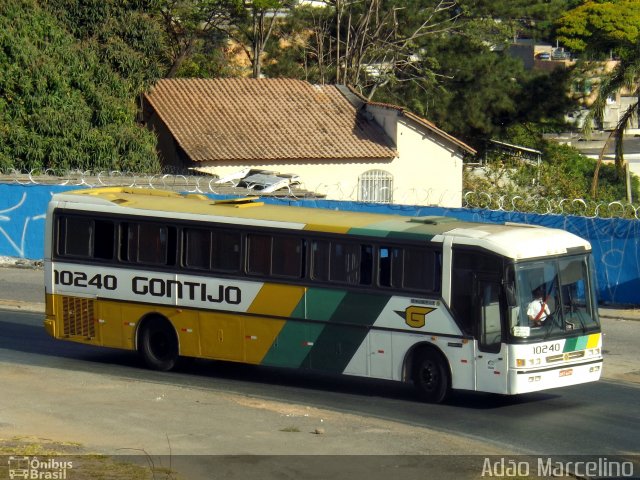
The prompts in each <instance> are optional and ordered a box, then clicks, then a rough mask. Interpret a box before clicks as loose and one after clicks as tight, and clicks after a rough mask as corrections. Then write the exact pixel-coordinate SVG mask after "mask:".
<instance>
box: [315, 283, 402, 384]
mask: <svg viewBox="0 0 640 480" xmlns="http://www.w3.org/2000/svg"><path fill="white" fill-rule="evenodd" d="M390 298H391V297H390V296H386V295H385V296H380V295H370V294H365V293H348V294H347V295H346V296H345V298H344V299H343V300H342V302H341V303H340V305H339V306H338V308H337V309H336V311H335V313H334V314H333V316H332V317H331V323H329V324H327V326H326V327H325V328H324V330H323V331H322V333H321V334H320V336H319V337H318V339H317V340H316V342H315V345H314V346H313V349H312V350H311V352H310V353H309V355H310V357H309V359H308V364H309V365H310V366H311V368H313V369H315V370H324V371H327V372H333V373H342V372H344V370H345V368H346V367H347V365H348V364H349V362H350V361H351V359H352V358H353V355H354V354H355V353H356V351H357V350H358V348H359V347H360V345H361V344H362V342H363V341H364V339H365V338H366V336H367V334H368V333H369V327H370V326H371V325H373V324H374V323H375V321H376V319H377V318H378V317H379V316H380V313H381V312H382V310H383V309H384V307H385V306H386V304H387V303H388V302H389V299H390ZM345 324H347V325H345ZM349 324H350V325H349Z"/></svg>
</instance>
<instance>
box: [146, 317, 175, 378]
mask: <svg viewBox="0 0 640 480" xmlns="http://www.w3.org/2000/svg"><path fill="white" fill-rule="evenodd" d="M139 350H140V353H141V354H142V358H144V362H145V363H146V364H147V366H148V367H149V368H152V369H154V370H160V371H163V372H166V371H169V370H173V369H174V368H175V367H176V365H177V363H178V359H179V349H178V337H177V336H176V332H175V330H174V329H173V326H172V325H171V324H170V323H169V322H168V321H167V320H165V319H163V318H150V319H148V320H146V321H145V322H144V323H143V325H142V331H141V332H140V344H139Z"/></svg>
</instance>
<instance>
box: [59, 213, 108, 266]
mask: <svg viewBox="0 0 640 480" xmlns="http://www.w3.org/2000/svg"><path fill="white" fill-rule="evenodd" d="M114 233H115V230H114V225H113V222H111V221H108V220H101V219H95V220H92V219H89V218H81V217H60V218H59V219H58V245H57V247H56V253H57V254H58V255H62V256H67V257H81V258H98V259H103V260H111V259H113V246H114Z"/></svg>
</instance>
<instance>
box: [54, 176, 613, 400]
mask: <svg viewBox="0 0 640 480" xmlns="http://www.w3.org/2000/svg"><path fill="white" fill-rule="evenodd" d="M592 263H593V262H592V260H591V247H590V245H589V243H588V242H587V241H585V240H583V239H581V238H579V237H577V236H575V235H573V234H570V233H568V232H565V231H562V230H556V229H549V228H543V227H530V226H526V225H493V224H479V223H470V222H463V221H459V220H456V219H453V218H448V217H437V216H427V217H407V216H400V215H381V214H374V213H359V212H344V211H335V210H327V209H319V208H302V207H294V206H281V205H266V204H264V203H263V202H261V201H258V200H257V199H256V198H240V199H231V200H212V199H210V198H208V197H207V196H204V195H197V194H179V193H175V192H169V191H161V190H153V189H139V188H121V187H117V188H116V187H113V188H112V187H108V188H97V189H85V190H79V191H70V192H66V193H59V194H56V195H54V196H53V197H52V200H51V202H50V204H49V207H48V211H47V222H46V242H45V286H46V289H45V290H46V319H45V327H46V330H47V331H48V332H49V334H51V335H52V336H53V337H55V338H58V339H63V340H69V341H74V342H79V343H83V344H87V345H95V346H104V347H115V348H122V349H128V350H137V351H139V352H140V354H141V355H142V357H143V358H144V360H145V362H146V364H147V365H148V366H149V367H151V368H154V369H159V370H171V369H172V368H174V367H175V366H176V364H177V363H178V362H179V360H180V359H181V358H182V357H195V358H206V359H215V360H224V361H230V362H243V363H249V364H256V365H269V366H274V367H288V368H297V369H310V370H317V371H321V372H330V373H336V374H346V375H358V376H365V377H372V378H379V379H388V380H396V381H400V382H413V383H414V384H415V385H416V386H417V388H418V391H419V392H420V394H421V396H422V397H423V398H424V399H425V400H427V401H431V402H440V401H442V400H443V399H444V398H445V397H446V395H447V394H448V392H449V391H450V390H451V389H460V390H471V391H482V392H495V393H502V394H520V393H524V392H531V391H538V390H544V389H549V388H555V387H561V386H566V385H573V384H578V383H583V382H590V381H595V380H598V379H599V377H600V373H601V368H602V350H601V348H602V346H601V341H602V337H601V329H600V323H599V319H598V314H597V304H596V296H595V293H594V292H595V289H594V281H593V266H592ZM534 292H535V293H536V294H538V295H542V299H540V298H538V299H537V300H535V299H534V298H532V297H533V296H534ZM540 292H542V294H540ZM532 300H533V301H537V302H538V304H537V309H538V310H542V314H541V313H540V312H539V311H538V314H537V315H535V316H534V315H531V310H532V308H534V307H532V306H530V302H532Z"/></svg>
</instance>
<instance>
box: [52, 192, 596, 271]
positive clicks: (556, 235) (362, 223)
mask: <svg viewBox="0 0 640 480" xmlns="http://www.w3.org/2000/svg"><path fill="white" fill-rule="evenodd" d="M52 201H53V202H64V203H65V205H64V207H65V208H72V209H80V210H91V211H102V212H120V213H121V214H129V215H131V214H135V215H143V216H153V217H162V218H176V219H185V220H187V219H191V220H200V221H203V220H206V221H210V222H219V223H229V224H242V225H254V226H261V227H274V228H285V229H292V230H310V231H316V232H332V233H342V234H347V235H361V236H370V237H378V238H388V239H397V240H414V241H435V242H442V241H444V239H445V238H447V237H451V239H452V241H453V243H454V244H464V245H475V246H479V247H482V248H485V249H487V250H490V251H494V252H496V253H499V254H501V255H505V256H507V257H510V258H514V259H525V258H537V257H544V256H548V255H559V254H565V253H567V252H570V251H574V250H582V251H586V250H590V249H591V247H590V245H589V243H588V242H587V241H586V240H584V239H582V238H580V237H578V236H576V235H573V234H571V233H569V232H566V231H564V230H557V229H551V228H545V227H534V226H531V225H525V224H488V223H473V222H465V221H462V220H457V219H455V218H451V217H442V216H425V217H411V216H402V215H390V214H379V213H363V212H350V211H337V210H329V209H322V208H306V207H296V206H284V205H270V204H264V203H263V202H260V201H259V200H258V199H257V197H245V198H237V199H229V200H212V199H211V198H209V197H207V196H205V195H201V194H181V193H177V192H173V191H167V190H156V189H144V188H131V187H104V188H95V189H83V190H74V191H69V192H64V193H58V194H56V195H54V197H53V199H52ZM60 206H62V205H60ZM203 217H204V218H203Z"/></svg>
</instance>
